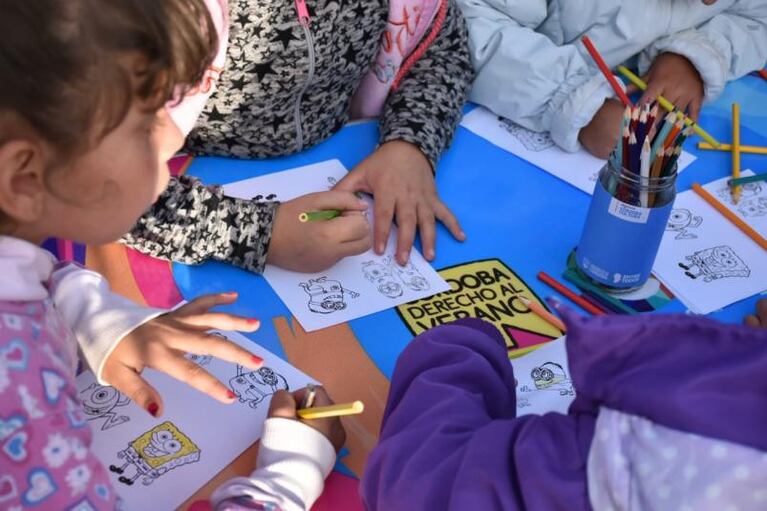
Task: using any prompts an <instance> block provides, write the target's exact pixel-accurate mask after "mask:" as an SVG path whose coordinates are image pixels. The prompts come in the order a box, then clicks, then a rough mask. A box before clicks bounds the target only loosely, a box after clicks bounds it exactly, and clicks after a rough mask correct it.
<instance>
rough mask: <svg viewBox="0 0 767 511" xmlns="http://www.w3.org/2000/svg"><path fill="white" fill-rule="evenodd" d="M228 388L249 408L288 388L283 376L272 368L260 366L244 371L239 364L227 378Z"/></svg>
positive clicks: (255, 406)
mask: <svg viewBox="0 0 767 511" xmlns="http://www.w3.org/2000/svg"><path fill="white" fill-rule="evenodd" d="M229 388H231V389H232V392H234V394H235V395H236V396H237V398H238V399H239V401H240V403H247V404H248V406H249V407H251V408H257V407H258V404H259V403H261V402H262V401H263V400H264V399H266V398H267V397H269V396H271V395H272V394H274V393H275V392H277V391H278V390H290V388H289V386H288V381H287V380H286V379H285V377H284V376H282V375H281V374H279V373H276V372H274V370H273V369H272V368H270V367H261V368H259V369H256V370H255V371H248V372H245V371H244V370H243V368H242V366H241V365H238V366H237V374H236V375H235V376H234V377H233V378H231V379H230V380H229Z"/></svg>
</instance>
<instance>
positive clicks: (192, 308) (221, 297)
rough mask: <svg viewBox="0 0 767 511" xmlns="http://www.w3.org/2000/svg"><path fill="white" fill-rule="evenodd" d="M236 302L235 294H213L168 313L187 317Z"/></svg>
mask: <svg viewBox="0 0 767 511" xmlns="http://www.w3.org/2000/svg"><path fill="white" fill-rule="evenodd" d="M235 301H237V293H236V292H229V293H215V294H209V295H202V296H198V297H197V298H195V299H194V300H192V301H191V302H189V303H187V304H185V305H182V306H181V307H179V308H178V309H176V310H174V311H172V312H170V313H169V314H171V315H173V316H189V315H193V314H200V313H203V312H207V311H208V310H210V309H212V308H213V307H215V306H217V305H229V304H230V303H234V302H235Z"/></svg>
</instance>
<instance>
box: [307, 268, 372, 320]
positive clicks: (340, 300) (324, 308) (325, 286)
mask: <svg viewBox="0 0 767 511" xmlns="http://www.w3.org/2000/svg"><path fill="white" fill-rule="evenodd" d="M298 285H299V286H301V287H302V288H303V289H304V291H306V294H308V295H309V303H308V307H309V310H310V311H312V312H316V313H318V314H330V313H331V312H336V311H340V310H344V309H345V308H346V305H347V304H346V297H347V296H349V297H350V298H357V297H358V296H359V295H360V294H359V293H356V292H354V291H350V290H348V289H344V287H343V286H342V285H341V282H339V281H337V280H332V279H328V278H327V277H325V276H323V277H319V278H317V279H309V282H301V283H299V284H298Z"/></svg>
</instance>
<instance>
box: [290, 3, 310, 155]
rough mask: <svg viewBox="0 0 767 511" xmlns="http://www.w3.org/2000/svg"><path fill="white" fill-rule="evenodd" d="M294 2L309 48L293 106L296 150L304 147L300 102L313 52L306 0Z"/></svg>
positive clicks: (307, 79) (305, 88) (308, 75)
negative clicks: (306, 71)
mask: <svg viewBox="0 0 767 511" xmlns="http://www.w3.org/2000/svg"><path fill="white" fill-rule="evenodd" d="M295 2H296V12H297V13H298V22H299V23H300V25H301V29H302V30H303V31H304V38H305V39H306V44H307V46H308V48H309V73H308V74H307V76H306V82H304V85H303V86H302V87H301V90H300V91H299V92H298V97H297V98H296V104H295V105H294V106H293V123H294V124H295V127H296V145H297V146H298V150H297V152H298V151H301V150H302V149H303V148H304V130H303V128H302V127H301V102H302V101H303V99H304V94H306V90H307V89H308V88H309V85H310V84H311V83H312V80H314V66H315V54H314V37H313V36H312V31H311V29H310V28H309V23H310V21H311V19H310V18H309V9H307V8H306V0H295Z"/></svg>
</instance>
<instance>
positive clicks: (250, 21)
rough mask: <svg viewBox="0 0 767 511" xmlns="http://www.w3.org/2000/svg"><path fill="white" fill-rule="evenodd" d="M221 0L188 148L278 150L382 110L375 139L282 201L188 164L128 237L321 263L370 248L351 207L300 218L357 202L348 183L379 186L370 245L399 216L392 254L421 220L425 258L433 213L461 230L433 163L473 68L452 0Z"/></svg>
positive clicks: (173, 252)
mask: <svg viewBox="0 0 767 511" xmlns="http://www.w3.org/2000/svg"><path fill="white" fill-rule="evenodd" d="M228 7H229V20H230V21H229V27H230V31H229V34H230V37H229V38H228V51H227V55H226V63H225V64H224V65H223V66H222V69H221V70H220V71H221V72H220V75H219V76H218V83H217V85H214V88H215V91H213V92H212V95H211V97H210V99H209V100H208V101H207V103H206V104H205V106H204V108H203V110H202V115H201V117H200V120H199V121H198V122H197V124H196V126H195V128H194V129H193V130H192V132H191V134H190V136H189V137H188V139H187V144H186V149H187V150H188V151H190V152H191V153H193V154H198V155H219V156H234V157H239V158H265V157H271V156H279V155H286V154H291V153H295V152H298V151H301V150H302V149H304V148H307V147H311V146H313V145H316V144H318V143H319V142H322V141H323V140H325V139H327V138H328V137H330V136H331V135H332V134H333V133H335V132H336V131H338V130H339V129H340V128H341V127H342V126H343V125H344V123H346V122H347V121H348V120H349V119H351V118H364V117H379V118H380V145H379V147H378V148H377V149H376V150H375V151H374V152H373V153H372V154H371V155H370V156H369V157H368V158H367V159H365V160H364V161H363V162H361V163H360V164H359V165H358V166H357V167H356V168H355V169H353V170H352V171H351V172H350V174H349V175H348V177H347V178H346V179H344V180H342V181H341V182H340V183H338V185H337V186H336V189H335V191H334V192H332V193H331V192H325V193H321V194H313V195H311V196H306V197H302V198H299V199H296V200H293V201H289V202H286V203H284V204H278V203H276V202H268V201H264V202H261V201H249V200H240V199H234V198H231V197H227V196H224V195H223V193H222V192H221V190H220V189H218V188H215V187H212V188H208V187H205V186H203V185H202V184H200V183H199V182H198V181H196V180H194V179H191V178H188V177H181V178H179V179H177V180H173V181H172V182H171V185H170V187H169V188H168V190H167V191H166V193H164V194H163V195H162V196H161V197H160V199H159V200H158V202H157V203H155V205H154V207H153V208H152V209H151V210H150V211H149V212H148V213H147V214H146V215H145V216H144V217H143V218H142V219H141V220H140V221H139V223H138V224H137V226H136V227H135V228H134V229H133V231H132V232H131V234H130V235H128V236H127V237H125V238H124V240H123V241H124V242H125V243H127V244H128V245H129V246H131V247H133V248H136V249H138V250H140V251H142V252H145V253H148V254H150V255H153V256H155V257H160V258H165V259H171V260H174V261H179V262H184V263H187V264H196V263H200V262H203V261H205V260H207V259H216V260H221V261H227V262H230V263H232V264H234V265H236V266H239V267H242V268H245V269H248V270H250V271H254V272H261V271H262V270H263V268H264V265H265V264H266V263H267V262H269V263H271V264H275V265H277V266H282V267H286V268H290V269H294V270H299V271H317V270H320V269H324V268H325V267H328V266H330V265H332V264H334V263H335V262H336V261H338V260H339V259H341V258H342V257H344V256H347V255H351V254H354V253H359V252H362V251H364V250H366V249H367V248H369V244H370V237H369V235H367V233H368V227H367V225H366V224H363V223H362V222H361V218H360V217H361V216H362V215H359V214H355V215H345V216H342V217H340V218H336V219H334V220H332V221H329V222H314V223H311V224H299V223H298V221H297V216H298V213H300V212H301V211H306V210H312V209H325V208H333V209H355V210H356V209H358V208H359V207H361V206H359V205H358V204H357V203H356V201H354V199H353V197H352V195H351V194H350V192H357V191H363V192H367V193H371V194H372V195H373V196H374V197H375V201H376V207H375V212H374V213H375V227H374V232H373V245H374V249H375V250H376V251H377V252H379V253H381V252H382V251H383V249H384V247H385V243H386V239H387V238H388V233H389V231H390V229H391V225H392V221H393V219H396V221H397V224H398V227H399V235H398V240H397V253H396V258H397V260H398V261H399V262H400V263H401V264H404V263H405V262H406V261H407V259H408V256H409V253H410V248H411V246H412V243H413V240H414V237H415V234H416V231H417V230H420V234H421V241H422V244H423V252H424V255H425V256H426V258H427V259H430V260H431V259H433V258H434V256H435V250H434V246H435V235H436V233H435V222H436V220H439V221H441V222H442V223H444V224H445V225H446V227H447V228H448V229H449V231H450V232H451V233H452V234H453V236H455V237H456V238H458V239H461V240H462V239H464V237H465V234H464V233H463V231H462V230H461V228H460V226H459V224H458V221H457V220H456V218H455V217H454V216H453V215H452V213H451V212H450V210H449V209H448V208H447V207H446V205H445V204H443V203H442V202H441V201H440V199H439V197H438V195H437V192H436V188H435V183H434V174H433V173H434V171H435V169H436V167H437V162H438V160H439V157H440V155H441V153H442V152H443V151H444V150H445V148H446V147H447V146H448V144H449V142H450V140H451V138H452V135H453V132H454V129H455V127H456V125H457V123H458V121H459V120H460V116H461V109H462V106H463V104H464V101H465V96H466V94H467V90H468V87H469V84H470V82H471V80H472V77H473V73H474V72H473V69H472V66H471V62H470V58H469V52H468V47H467V34H466V30H465V26H464V21H463V18H462V16H461V13H460V11H459V10H458V9H457V8H456V5H455V3H454V0H389V1H384V0H350V1H337V0H309V1H308V2H307V1H306V0H296V1H295V3H294V2H290V1H288V2H268V1H266V2H261V1H256V0H229V5H228ZM341 191H343V193H342V192H341ZM268 193H269V190H265V191H264V194H263V195H264V196H267V195H268ZM349 239H353V240H354V243H353V244H352V243H348V242H347V240H349Z"/></svg>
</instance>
